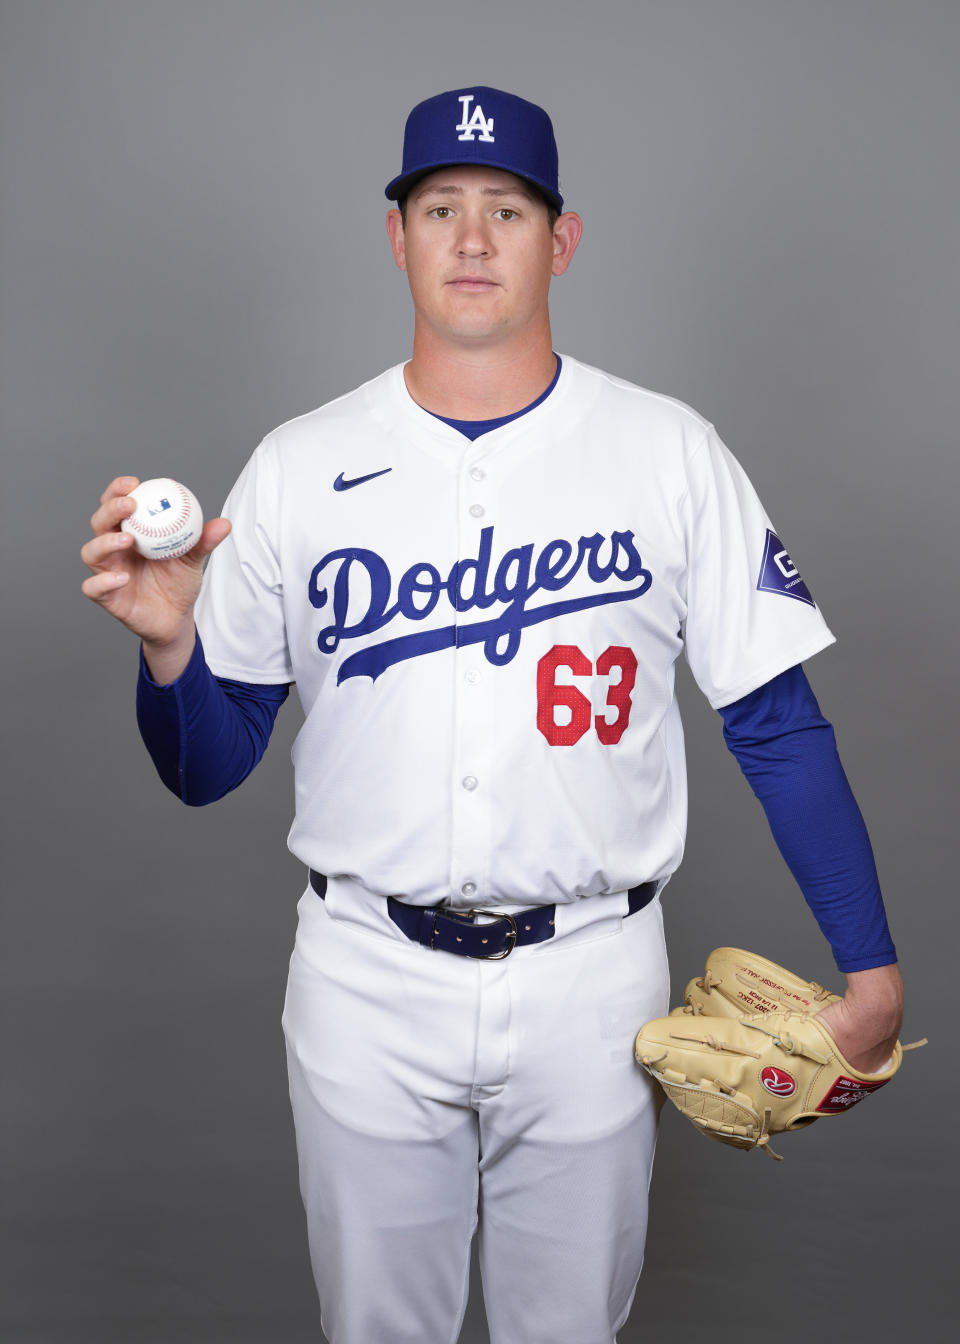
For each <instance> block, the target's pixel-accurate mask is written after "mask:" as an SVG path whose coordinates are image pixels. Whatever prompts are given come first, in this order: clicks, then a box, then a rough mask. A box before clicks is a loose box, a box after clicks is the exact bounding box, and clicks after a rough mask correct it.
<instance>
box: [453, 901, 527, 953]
mask: <svg viewBox="0 0 960 1344" xmlns="http://www.w3.org/2000/svg"><path fill="white" fill-rule="evenodd" d="M468 913H469V914H471V915H487V916H489V918H490V919H491V920H494V919H505V920H506V921H507V923H508V924H509V925H510V928H509V930H508V931H507V938H508V939H509V940H510V941H509V942H508V943H507V946H506V947H505V948H504V949H503V951H502V952H491V953H490V955H489V956H488V957H485V956H483V955H482V954H481V955H480V956H476V957H475V956H473V954H472V953H470V952H467V953H465V954H464V955H465V956H467V957H469V958H470V960H471V961H503V959H504V957H509V955H510V953H511V952H512V951H513V949H514V948H515V947H516V945H517V921H516V920H515V919H514V917H513V915H508V914H506V913H504V912H503V911H501V910H470V911H468ZM476 927H477V928H482V927H483V925H482V924H481V925H476ZM480 941H481V943H483V942H486V939H485V938H481V939H480Z"/></svg>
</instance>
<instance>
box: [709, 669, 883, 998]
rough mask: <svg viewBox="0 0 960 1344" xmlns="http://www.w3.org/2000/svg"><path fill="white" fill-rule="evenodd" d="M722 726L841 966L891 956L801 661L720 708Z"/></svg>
mask: <svg viewBox="0 0 960 1344" xmlns="http://www.w3.org/2000/svg"><path fill="white" fill-rule="evenodd" d="M720 714H721V716H722V718H723V736H724V740H725V741H726V744H727V746H728V747H729V748H730V750H731V751H732V752H733V754H734V756H735V757H736V759H737V762H738V764H739V766H740V769H741V770H742V771H743V773H744V775H745V776H746V778H747V781H748V782H749V784H750V787H751V788H752V789H753V792H754V793H755V794H756V796H757V798H758V799H759V801H760V803H761V805H762V807H763V810H764V812H765V813H766V817H767V821H768V822H769V825H770V830H771V831H772V833H773V838H774V840H775V841H776V843H777V848H778V849H779V850H780V853H781V854H782V855H783V858H784V860H785V862H786V864H787V866H788V868H789V869H790V871H791V873H792V874H793V876H794V878H795V879H796V881H797V884H798V885H799V887H800V890H801V891H802V892H803V895H804V898H805V899H806V901H807V904H808V905H809V906H810V909H811V910H812V911H813V914H814V916H815V918H816V920H817V923H818V924H819V925H820V928H821V931H822V932H823V935H824V937H825V938H826V939H827V941H828V942H829V943H830V946H831V948H832V950H833V955H834V959H835V961H836V964H837V967H838V969H839V970H841V971H844V972H846V971H863V970H869V969H871V968H872V967H875V966H886V965H889V964H890V963H891V962H894V961H896V959H897V954H896V950H895V948H894V945H893V941H892V939H891V937H890V930H889V929H888V927H887V918H886V914H885V912H884V908H883V897H882V895H881V893H880V882H879V879H878V877H877V869H876V864H875V862H874V857H873V849H872V847H871V845H870V837H869V836H868V834H867V828H866V825H865V824H864V820H863V816H862V814H861V812H860V809H859V807H858V806H857V802H856V799H855V798H854V796H853V791H852V790H851V788H850V784H849V782H848V781H847V777H846V774H845V773H844V769H843V766H842V765H841V763H840V757H839V755H838V754H837V745H836V739H835V737H834V732H833V728H832V727H831V725H830V723H829V722H828V721H827V720H826V719H825V718H824V717H823V715H822V714H821V712H820V706H819V705H818V704H817V699H816V696H815V695H814V693H813V691H812V689H811V687H810V684H809V682H808V681H807V678H806V676H805V674H804V671H803V669H802V668H801V667H792V668H790V669H789V670H788V671H786V672H784V673H782V674H781V675H780V676H778V677H774V678H773V679H772V680H771V681H769V682H767V683H766V685H764V686H761V687H759V689H757V690H755V691H752V692H751V693H750V694H749V695H745V696H744V697H743V698H742V699H740V700H737V701H735V702H734V703H733V704H731V705H726V706H724V707H723V708H722V709H721V710H720Z"/></svg>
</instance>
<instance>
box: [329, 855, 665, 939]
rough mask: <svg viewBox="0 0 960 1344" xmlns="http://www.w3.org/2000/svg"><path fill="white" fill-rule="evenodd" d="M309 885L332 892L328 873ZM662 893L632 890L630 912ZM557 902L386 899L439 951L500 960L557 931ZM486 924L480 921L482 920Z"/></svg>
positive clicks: (651, 887)
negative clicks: (509, 911)
mask: <svg viewBox="0 0 960 1344" xmlns="http://www.w3.org/2000/svg"><path fill="white" fill-rule="evenodd" d="M310 885H311V887H313V889H314V891H315V892H316V893H317V895H318V896H319V897H320V899H321V900H323V898H324V897H325V896H326V894H327V879H326V878H325V877H324V875H323V873H315V872H314V871H313V869H312V868H311V869H310ZM656 894H657V884H656V882H644V883H643V884H642V886H639V887H631V888H630V890H629V892H628V893H627V896H628V901H627V914H628V915H635V914H636V913H637V911H638V910H642V909H643V907H644V906H645V905H649V904H650V902H651V901H652V900H653V898H654V896H655V895H656ZM556 909H557V907H556V906H555V905H536V906H534V907H533V909H532V910H518V911H517V913H516V914H515V915H505V914H503V913H502V912H501V911H499V910H454V909H451V908H450V907H449V906H439V905H408V904H407V903H406V902H405V901H398V900H397V898H396V897H395V896H388V897H387V910H388V911H389V913H390V918H391V919H392V920H393V922H394V924H396V925H397V927H398V928H399V929H402V930H403V932H404V933H405V934H406V935H407V937H408V938H409V939H410V940H411V941H412V942H414V943H422V944H423V946H424V947H430V948H433V949H434V950H435V951H440V952H455V953H456V954H457V955H458V956H461V957H482V958H483V959H484V960H499V959H501V958H503V957H508V956H509V955H510V953H511V952H512V951H513V949H514V948H515V947H523V946H524V945H525V944H527V943H543V942H546V940H547V939H548V938H552V937H553V934H554V917H555V914H556ZM478 918H479V919H480V920H482V921H483V922H482V923H479V924H478V923H477V922H476V921H477V919H478Z"/></svg>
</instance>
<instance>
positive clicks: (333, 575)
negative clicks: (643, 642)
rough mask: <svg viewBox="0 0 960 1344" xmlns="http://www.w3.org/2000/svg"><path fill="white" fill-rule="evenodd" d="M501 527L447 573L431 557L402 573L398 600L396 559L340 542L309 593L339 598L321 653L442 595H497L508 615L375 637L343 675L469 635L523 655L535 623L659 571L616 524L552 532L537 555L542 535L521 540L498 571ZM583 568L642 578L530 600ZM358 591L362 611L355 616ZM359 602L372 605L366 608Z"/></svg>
mask: <svg viewBox="0 0 960 1344" xmlns="http://www.w3.org/2000/svg"><path fill="white" fill-rule="evenodd" d="M493 532H494V529H493V528H492V527H485V528H484V529H483V531H482V532H481V533H480V545H479V548H478V551H477V555H476V557H474V558H471V559H468V560H456V561H454V563H453V565H452V566H451V569H450V572H449V574H448V575H447V576H446V578H443V577H442V576H441V574H440V571H439V570H438V569H437V568H436V566H435V565H431V564H430V563H429V562H428V561H425V560H423V561H418V562H417V563H416V564H414V565H411V566H410V568H409V569H408V570H406V571H405V572H404V573H403V574H401V576H400V578H399V580H398V581H397V585H396V596H395V597H394V600H393V602H392V603H391V601H390V598H391V595H392V594H393V592H394V584H393V575H392V574H391V572H390V567H389V565H388V564H387V562H386V560H384V558H383V557H382V556H381V555H378V554H377V553H376V551H370V550H365V549H363V548H362V547H359V546H358V547H353V546H347V547H343V548H342V549H340V550H337V551H330V552H328V554H327V555H325V556H324V557H323V559H322V560H319V561H318V562H317V564H316V565H314V567H313V569H312V571H311V573H310V579H309V582H308V584H307V595H308V596H309V598H310V602H311V604H312V605H313V606H314V607H316V608H317V610H318V611H322V610H323V609H324V608H325V607H326V606H327V604H328V603H329V604H330V608H331V614H332V616H333V623H332V624H331V625H328V626H325V627H324V629H323V630H321V631H320V634H319V636H318V637H317V647H318V648H319V649H320V652H321V653H335V652H336V651H337V649H338V648H339V647H340V643H341V641H342V640H344V639H356V638H357V637H358V636H360V635H368V634H371V633H372V632H373V631H376V630H382V629H384V628H385V627H386V626H388V625H389V624H390V622H391V621H393V620H394V619H395V618H396V617H398V616H401V617H403V618H405V619H406V620H407V621H424V620H426V619H427V617H428V616H430V615H431V614H432V613H433V611H434V610H435V609H436V607H437V605H438V603H439V602H440V599H441V598H442V597H445V598H446V600H447V603H448V604H449V607H450V609H451V610H452V611H454V612H456V613H458V615H459V616H462V615H463V614H464V613H466V612H471V611H485V610H487V609H488V608H490V607H492V606H493V605H494V604H495V603H501V604H502V605H503V610H502V611H501V612H500V614H499V615H498V616H494V617H492V618H491V619H489V620H477V621H473V622H467V621H463V620H462V619H460V620H457V621H455V622H453V623H451V624H449V625H442V626H440V627H438V628H436V629H432V630H424V631H423V632H422V633H417V634H412V635H398V636H396V637H395V638H393V639H385V640H383V642H382V643H379V644H371V645H368V646H367V647H366V648H364V649H361V650H359V652H357V653H353V654H351V655H350V657H349V658H345V659H344V661H343V663H342V664H341V666H340V670H339V673H338V675H337V684H338V685H340V684H341V683H342V682H344V681H347V680H348V678H350V677H370V678H371V680H374V681H375V680H376V679H377V677H378V676H379V675H380V673H381V672H384V671H386V669H387V668H388V667H392V666H393V665H394V664H395V663H401V662H403V661H404V660H405V659H407V658H418V657H420V656H422V655H423V654H425V653H435V652H437V651H438V650H440V649H452V648H454V647H457V648H462V647H463V646H465V645H468V644H482V645H483V652H484V655H485V656H486V659H487V662H489V663H492V664H494V666H498V667H499V666H503V665H504V664H505V663H509V662H510V661H511V659H513V657H514V656H515V655H516V652H517V650H518V649H519V647H520V639H521V635H522V633H523V631H524V630H525V629H526V627H527V626H528V625H538V624H539V623H540V622H541V621H550V620H553V619H554V617H557V616H566V615H568V614H569V613H570V612H574V611H586V610H587V609H588V608H590V607H600V606H605V605H606V604H607V603H609V602H630V601H632V600H633V598H635V597H642V596H643V594H644V593H646V592H647V591H648V589H649V588H650V585H651V584H652V583H653V575H652V574H651V573H650V571H649V569H644V567H643V561H642V560H641V558H640V553H639V551H638V550H637V547H636V544H635V542H634V538H633V533H632V532H613V533H611V535H610V536H609V537H604V536H602V535H601V534H600V533H599V532H594V533H593V534H592V535H591V536H589V537H580V538H579V540H578V541H577V542H576V543H574V542H571V541H566V540H565V539H564V538H562V537H558V538H557V539H556V540H555V541H548V542H547V543H546V545H545V546H544V547H542V549H541V550H540V552H539V554H537V555H535V554H534V552H535V550H536V546H535V544H534V543H533V542H530V543H528V544H527V545H525V546H515V547H513V548H512V549H511V550H509V551H505V552H504V554H503V556H502V557H501V559H500V561H499V563H498V564H497V566H496V569H495V570H494V569H493V567H492V556H493ZM581 572H583V573H585V575H586V577H587V578H589V579H590V581H591V582H592V583H594V584H603V583H607V582H608V581H609V580H610V579H619V580H620V583H621V584H632V585H633V586H632V587H627V588H623V587H621V588H616V589H613V590H612V591H605V592H601V593H590V594H587V595H586V596H583V597H572V598H568V599H567V600H566V601H562V602H543V603H541V604H540V605H538V606H534V607H528V605H527V604H528V603H529V601H530V599H531V598H532V597H534V596H535V595H536V594H537V593H556V592H560V591H562V590H563V589H564V588H566V587H567V585H568V584H569V583H570V582H571V581H572V580H573V579H574V578H575V577H576V575H577V574H580V573H581ZM328 584H329V585H330V586H329V587H328V586H327V585H328ZM368 594H369V596H368ZM351 598H353V602H354V616H355V619H353V620H352V621H351V619H350V601H351ZM358 605H359V606H361V607H362V606H364V605H365V610H363V611H362V613H361V614H360V615H359V616H357V615H356V607H357V606H358Z"/></svg>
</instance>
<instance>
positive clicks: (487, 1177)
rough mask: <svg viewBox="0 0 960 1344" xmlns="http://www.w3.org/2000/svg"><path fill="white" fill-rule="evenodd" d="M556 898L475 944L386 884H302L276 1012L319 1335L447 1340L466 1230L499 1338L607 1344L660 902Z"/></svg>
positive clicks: (642, 1083) (619, 1270) (631, 1203)
mask: <svg viewBox="0 0 960 1344" xmlns="http://www.w3.org/2000/svg"><path fill="white" fill-rule="evenodd" d="M626 899H627V898H626V894H625V893H624V894H623V896H622V897H621V896H602V897H591V898H585V899H584V900H581V901H577V902H575V903H574V904H573V905H565V906H559V907H558V908H557V914H556V934H555V936H554V937H553V938H552V939H550V940H549V941H547V942H543V943H536V944H532V945H530V946H527V947H518V948H515V949H514V951H513V952H512V953H511V954H510V955H509V956H508V957H506V958H505V959H503V960H498V961H477V960H472V959H469V958H467V957H460V956H453V955H451V954H450V953H447V952H441V951H431V950H430V949H429V948H425V947H422V946H420V945H419V944H417V943H414V942H411V941H410V940H408V939H407V937H406V936H405V935H404V934H403V933H402V932H401V931H400V929H398V928H397V926H396V925H395V924H394V923H393V921H392V920H391V919H390V917H389V915H388V913H387V904H386V901H385V900H384V899H383V898H382V897H379V896H374V895H372V894H370V893H369V892H365V891H364V890H363V888H361V887H359V886H358V885H357V884H355V883H350V882H347V881H344V880H334V881H331V882H330V883H329V885H328V889H327V895H326V900H321V899H320V898H319V897H318V896H317V895H316V893H315V892H314V891H313V890H312V888H310V887H307V890H306V892H305V893H304V895H303V897H302V899H301V901H300V904H299V906H298V913H299V923H298V928H297V936H296V942H295V946H294V951H293V955H292V957H291V960H290V974H289V980H288V985H287V996H286V1003H285V1006H284V1013H283V1028H284V1035H285V1038H286V1043H287V1061H288V1069H289V1080H290V1097H291V1103H292V1108H293V1117H294V1126H295V1130H296V1140H297V1152H298V1156H299V1162H300V1188H301V1193H302V1196H303V1202H304V1207H305V1210H306V1215H307V1230H308V1237H309V1246H310V1256H311V1262H312V1265H313V1272H314V1277H315V1279H316V1284H317V1290H318V1293H319V1297H320V1305H321V1323H322V1326H323V1329H324V1331H325V1333H326V1335H327V1337H328V1339H329V1340H330V1344H455V1341H456V1340H457V1337H458V1335H459V1332H460V1328H461V1324H462V1321H463V1316H464V1311H465V1308H466V1299H467V1286H468V1276H469V1264H470V1243H471V1240H472V1237H473V1234H474V1232H475V1231H476V1230H477V1229H478V1226H479V1232H478V1236H479V1245H478V1249H479V1260H480V1269H481V1275H482V1281H483V1293H484V1304H485V1307H486V1313H487V1320H488V1323H489V1327H490V1340H491V1344H612V1341H614V1339H615V1337H616V1333H617V1331H618V1330H619V1329H620V1327H621V1326H622V1325H623V1323H624V1321H625V1320H626V1318H627V1315H628V1313H629V1310H630V1306H631V1304H632V1301H633V1297H634V1293H635V1291H636V1285H637V1279H638V1278H639V1275H640V1269H641V1266H642V1262H643V1247H644V1240H645V1237H646V1227H647V1193H648V1188H649V1182H650V1172H651V1166H652V1162H653V1151H654V1145H655V1142H656V1127H657V1118H658V1114H659V1100H658V1096H657V1094H656V1092H655V1091H654V1085H653V1084H652V1082H651V1080H650V1079H649V1078H648V1076H647V1075H646V1073H644V1071H643V1070H641V1069H640V1068H639V1067H638V1066H637V1065H636V1064H635V1062H634V1059H633V1048H632V1047H633V1039H634V1036H635V1034H636V1032H637V1030H638V1029H639V1028H640V1026H641V1025H642V1024H643V1023H644V1022H646V1021H648V1020H649V1019H650V1018H653V1017H660V1016H662V1015H663V1014H664V1013H665V1012H666V1011H667V1007H668V999H669V977H668V971H667V961H666V951H665V946H664V939H663V919H662V914H661V909H660V902H659V900H658V899H657V900H654V901H653V902H652V903H651V904H649V905H648V906H646V907H645V908H644V909H643V910H640V911H638V912H637V913H636V914H633V915H630V916H628V917H626V918H622V917H621V915H620V914H619V913H615V914H611V913H610V912H611V910H614V911H620V910H624V911H625V910H626Z"/></svg>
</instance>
